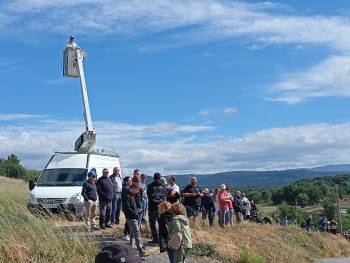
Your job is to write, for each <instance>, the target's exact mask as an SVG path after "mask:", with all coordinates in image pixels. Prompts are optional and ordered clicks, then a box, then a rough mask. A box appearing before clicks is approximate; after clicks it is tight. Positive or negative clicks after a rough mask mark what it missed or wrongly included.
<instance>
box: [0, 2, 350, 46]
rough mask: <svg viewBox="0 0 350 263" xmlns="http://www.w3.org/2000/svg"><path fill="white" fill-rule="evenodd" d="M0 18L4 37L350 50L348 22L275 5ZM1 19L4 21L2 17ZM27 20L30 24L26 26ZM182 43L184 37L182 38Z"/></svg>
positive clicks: (170, 5) (15, 6) (131, 5)
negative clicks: (136, 37) (132, 38)
mask: <svg viewBox="0 0 350 263" xmlns="http://www.w3.org/2000/svg"><path fill="white" fill-rule="evenodd" d="M0 7H1V8H0V9H1V10H2V11H1V12H0V14H1V15H3V16H6V17H11V19H10V20H9V21H8V22H7V23H9V25H8V26H7V27H6V30H4V31H3V32H2V33H1V34H11V32H15V33H18V32H25V33H26V34H27V35H28V34H30V33H33V32H36V33H38V32H39V33H43V34H45V36H46V35H47V33H54V32H60V33H65V34H67V33H69V32H76V33H79V34H83V35H87V36H91V35H92V34H93V35H101V34H102V35H103V34H112V35H115V34H127V35H130V34H140V33H147V32H161V31H165V30H169V29H173V28H182V29H186V27H187V30H184V31H185V32H184V34H185V33H189V34H190V37H187V38H185V41H191V39H192V41H193V40H194V41H195V39H196V38H198V39H201V40H205V41H212V40H216V39H221V38H232V37H236V36H242V35H243V36H248V37H252V39H253V41H254V42H264V43H272V44H280V43H299V44H300V43H307V44H326V45H330V46H332V47H334V48H336V49H341V50H349V48H350V39H349V38H348V37H347V36H348V35H349V34H350V22H349V20H348V19H346V18H344V17H338V16H297V15H287V14H285V15H276V12H275V13H271V12H270V11H271V10H278V9H281V8H285V6H283V5H280V4H274V3H268V4H267V3H255V4H253V3H244V2H241V1H231V2H227V1H220V0H200V1H199V0H189V1H175V0H164V1H157V0H149V1H141V0H128V1H126V0H124V1H123V0H121V1H113V0H105V1H92V0H78V1H68V0H56V1H46V0H15V1H11V2H5V3H3V4H2V5H1V6H0ZM0 17H1V16H0ZM24 21H26V23H23V22H24ZM181 39H184V35H182V36H181Z"/></svg>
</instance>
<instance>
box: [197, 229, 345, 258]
mask: <svg viewBox="0 0 350 263" xmlns="http://www.w3.org/2000/svg"><path fill="white" fill-rule="evenodd" d="M193 239H194V244H198V243H203V242H204V241H205V242H206V243H210V244H214V247H215V249H214V250H215V251H213V252H212V255H213V256H214V257H216V258H218V259H220V260H221V261H223V262H250V263H254V262H256V263H258V262H270V263H274V262H276V263H277V262H288V263H300V262H312V261H313V260H314V259H317V258H325V257H348V256H350V243H349V241H347V240H345V239H343V238H340V237H337V236H335V235H331V234H324V233H317V232H307V231H303V230H301V229H300V228H297V227H283V226H278V225H273V226H271V225H257V224H253V223H244V224H241V225H234V226H229V227H227V228H226V229H225V230H222V229H220V228H219V227H216V226H214V227H213V228H209V227H202V228H201V229H197V230H196V231H195V232H194V235H193ZM211 248H212V247H211Z"/></svg>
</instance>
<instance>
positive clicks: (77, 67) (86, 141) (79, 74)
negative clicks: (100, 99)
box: [63, 37, 96, 153]
mask: <svg viewBox="0 0 350 263" xmlns="http://www.w3.org/2000/svg"><path fill="white" fill-rule="evenodd" d="M63 56H64V66H63V76H64V77H69V78H79V79H80V86H81V93H82V97H83V108H84V120H85V132H83V133H82V134H81V135H80V136H79V137H78V139H77V140H76V141H75V146H74V150H75V151H78V152H81V153H87V152H91V151H93V147H94V145H95V143H96V134H95V132H94V127H93V125H92V120H91V113H90V105H89V97H88V94H87V88H86V82H85V75H84V66H83V61H84V58H85V57H86V52H85V51H84V50H82V49H81V48H79V47H78V45H77V44H76V43H75V42H74V38H73V37H70V41H69V43H68V44H67V46H66V48H65V49H64V55H63Z"/></svg>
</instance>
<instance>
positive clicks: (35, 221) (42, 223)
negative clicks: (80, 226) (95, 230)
mask: <svg viewBox="0 0 350 263" xmlns="http://www.w3.org/2000/svg"><path fill="white" fill-rule="evenodd" d="M4 183H7V182H4V181H0V184H2V185H3V184H4ZM27 196H28V191H26V188H25V185H24V184H23V185H21V184H17V183H14V184H8V187H2V188H1V189H0V262H8V263H15V262H21V263H22V262H23V263H24V262H40V263H41V262H42V263H46V262H72V263H73V262H77V263H78V262H93V258H94V255H95V254H96V253H97V245H96V244H94V243H93V242H92V239H91V238H90V237H89V236H88V237H81V236H79V235H78V233H77V232H74V231H65V232H63V231H61V230H59V229H58V228H57V227H55V223H56V221H55V219H54V218H39V217H35V216H33V215H32V214H31V213H29V212H28V211H27V209H26V200H27ZM67 232H68V233H67Z"/></svg>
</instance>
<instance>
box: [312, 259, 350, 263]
mask: <svg viewBox="0 0 350 263" xmlns="http://www.w3.org/2000/svg"><path fill="white" fill-rule="evenodd" d="M315 263H350V258H328V259H320V260H318V261H315Z"/></svg>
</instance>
